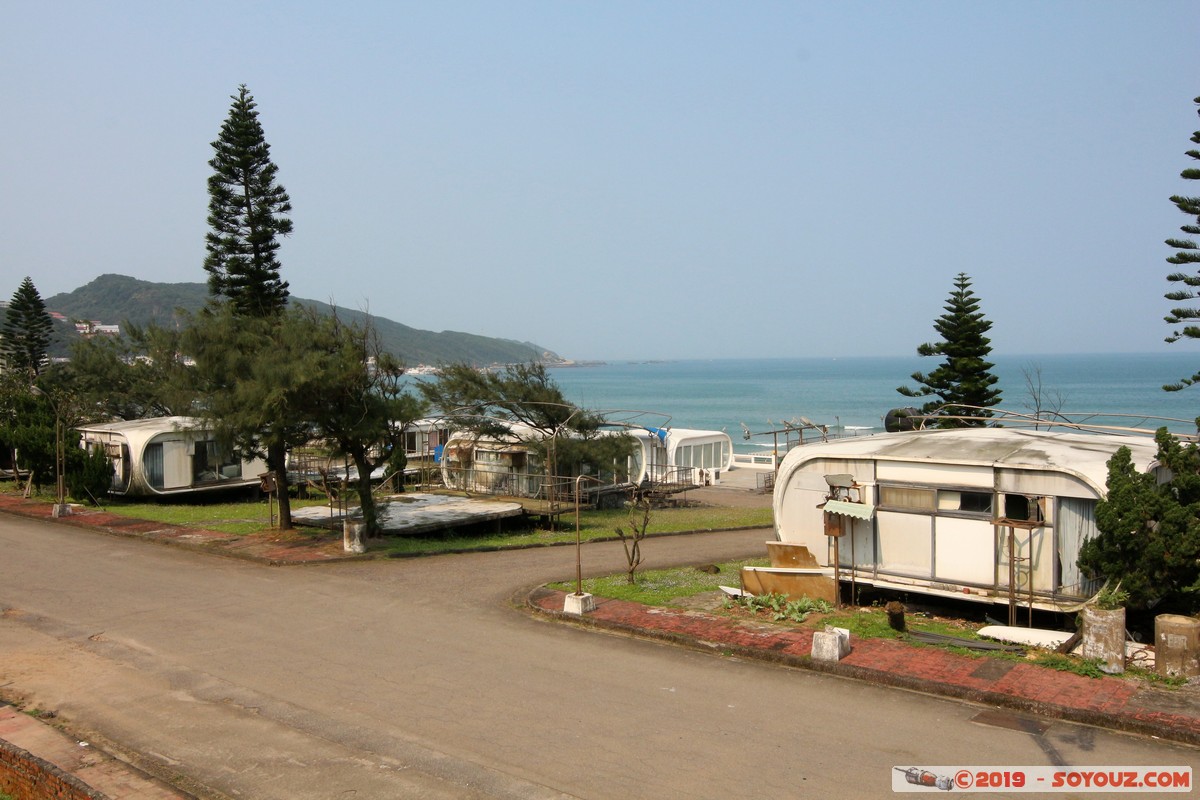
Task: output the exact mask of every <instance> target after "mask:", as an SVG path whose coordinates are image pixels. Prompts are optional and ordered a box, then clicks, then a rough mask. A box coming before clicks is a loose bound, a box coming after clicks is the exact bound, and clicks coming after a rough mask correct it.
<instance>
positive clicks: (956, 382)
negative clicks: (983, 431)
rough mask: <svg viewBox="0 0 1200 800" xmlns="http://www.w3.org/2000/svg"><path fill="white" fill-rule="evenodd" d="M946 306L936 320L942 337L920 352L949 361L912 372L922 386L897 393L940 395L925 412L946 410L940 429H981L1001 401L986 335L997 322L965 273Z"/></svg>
mask: <svg viewBox="0 0 1200 800" xmlns="http://www.w3.org/2000/svg"><path fill="white" fill-rule="evenodd" d="M944 308H945V309H946V313H945V314H942V315H941V316H940V317H938V318H937V320H935V321H934V323H933V327H934V330H936V331H937V332H938V333H939V334H941V336H942V340H941V341H940V342H933V343H926V344H923V345H921V346H920V347H918V348H917V353H918V354H919V355H922V356H942V357H943V359H944V360H943V361H942V363H941V365H940V366H939V367H938V368H937V369H935V370H933V372H930V373H929V374H925V373H923V372H914V373H913V374H912V379H913V380H914V381H916V382H917V383H918V384H920V386H919V387H918V388H916V389H912V388H909V387H907V386H901V387H899V388H897V389H896V391H898V392H899V393H900V394H902V395H904V396H905V397H933V398H936V399H933V400H930V401H929V402H927V403H926V404H925V405H924V406H923V407H922V408H921V411H922V412H923V413H926V414H933V413H935V412H938V411H939V409H942V410H941V411H940V412H939V415H940V416H944V417H945V419H942V420H940V421H938V425H939V427H943V428H959V427H980V426H983V425H986V424H987V418H988V417H991V416H992V412H991V407H992V406H994V405H996V404H997V403H999V402H1000V390H999V389H998V388H996V384H997V383H998V382H999V378H997V377H996V376H995V375H993V374H992V372H991V369H992V367H993V366H994V364H992V363H991V362H990V361H988V360H987V358H988V356H990V355H991V352H992V343H991V339H989V338H988V337H987V336H986V335H985V334H986V333H987V332H988V331H989V330H990V329H991V327H992V323H991V322H990V321H988V320H987V319H986V318H985V317H984V316H983V312H982V311H980V310H979V299H978V298H977V297H975V293H974V292H972V291H971V279H970V278H969V277H967V275H966V273H964V272H960V273H958V277H957V278H956V279H955V281H954V291H952V292H950V297H949V299H948V300H947V301H946V305H945V306H944ZM943 406H949V408H945V409H943V408H942V407H943Z"/></svg>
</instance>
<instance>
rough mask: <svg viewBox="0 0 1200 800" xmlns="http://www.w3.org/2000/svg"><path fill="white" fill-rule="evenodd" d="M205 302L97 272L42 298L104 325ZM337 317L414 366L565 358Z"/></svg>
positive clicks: (189, 286)
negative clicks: (362, 326) (365, 327)
mask: <svg viewBox="0 0 1200 800" xmlns="http://www.w3.org/2000/svg"><path fill="white" fill-rule="evenodd" d="M207 300H208V286H207V285H205V284H203V283H152V282H150V281H142V280H138V279H137V278H129V277H126V276H124V275H101V276H100V277H99V278H96V279H95V280H94V281H92V282H91V283H89V284H87V285H85V286H81V287H79V288H78V289H76V290H75V291H73V292H65V293H63V294H56V295H54V296H53V297H49V298H46V300H45V303H46V309H47V310H48V311H57V312H59V313H61V314H63V315H65V316H67V317H69V318H71V319H79V320H98V321H101V322H105V323H118V324H121V325H126V324H129V323H133V324H134V325H139V326H142V325H147V324H149V323H151V322H157V323H159V324H160V325H165V324H169V323H170V322H171V320H172V318H173V316H174V311H175V309H177V308H182V309H184V310H186V311H199V310H200V309H201V308H203V307H204V304H205V302H206V301H207ZM291 302H293V303H299V304H302V305H305V306H309V307H311V308H315V309H317V310H319V311H321V312H322V313H329V312H330V310H331V306H330V305H329V304H328V303H322V302H320V301H317V300H304V299H301V298H298V297H293V298H292V300H291ZM337 312H338V315H339V316H340V317H341V318H342V319H344V320H346V321H348V322H349V321H354V322H361V321H363V320H364V319H366V318H368V316H369V317H370V319H371V322H372V324H374V326H375V330H376V331H378V333H379V338H380V340H381V341H382V343H383V346H384V347H385V348H386V349H387V350H388V351H390V352H392V353H394V354H396V355H397V356H399V357H400V358H401V359H403V360H404V362H405V363H406V364H409V365H410V366H416V365H417V364H430V365H438V364H451V363H458V362H467V363H470V364H476V365H480V366H483V365H488V364H514V363H520V362H528V361H544V362H547V363H558V362H561V361H562V360H563V359H562V358H561V357H560V356H558V355H557V354H555V353H553V352H551V351H549V350H547V349H546V348H544V347H541V346H540V345H536V344H532V343H530V342H516V341H513V340H511V339H493V338H490V337H487V336H479V335H476V334H473V333H460V332H458V331H442V332H440V333H434V332H433V331H423V330H418V329H417V328H410V327H409V326H407V325H403V324H401V323H399V322H393V321H392V320H390V319H385V318H384V317H377V316H374V315H368V314H365V313H363V312H362V311H357V310H352V309H348V308H341V307H338V309H337Z"/></svg>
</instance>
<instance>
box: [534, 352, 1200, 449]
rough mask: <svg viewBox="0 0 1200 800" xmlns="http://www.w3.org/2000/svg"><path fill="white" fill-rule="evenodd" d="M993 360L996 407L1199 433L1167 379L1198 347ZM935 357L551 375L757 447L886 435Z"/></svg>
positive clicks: (671, 365)
mask: <svg viewBox="0 0 1200 800" xmlns="http://www.w3.org/2000/svg"><path fill="white" fill-rule="evenodd" d="M992 361H993V362H994V364H995V366H994V367H993V369H992V372H993V373H994V374H995V375H996V376H997V377H998V378H999V379H1000V382H999V386H1000V388H1001V390H1002V392H1003V395H1002V399H1001V401H1000V403H999V405H998V406H997V407H998V408H1001V409H1004V410H1007V411H1012V412H1018V413H1031V412H1032V411H1033V409H1034V408H1036V407H1037V403H1036V402H1035V400H1034V396H1035V393H1036V392H1035V391H1034V389H1035V388H1036V387H1038V386H1040V396H1041V398H1042V400H1041V407H1042V408H1044V409H1045V408H1049V409H1055V410H1058V411H1059V412H1061V413H1063V414H1065V415H1067V416H1069V417H1072V418H1090V419H1092V420H1093V421H1095V422H1099V423H1103V424H1113V425H1128V426H1133V427H1145V428H1151V429H1153V428H1157V427H1159V426H1161V425H1164V424H1165V425H1167V427H1168V428H1170V429H1171V430H1174V431H1177V432H1180V433H1187V432H1191V433H1195V431H1196V426H1195V424H1194V422H1193V420H1195V419H1196V417H1197V416H1200V385H1197V386H1194V387H1189V388H1187V389H1184V390H1182V391H1179V392H1166V391H1163V389H1162V386H1163V385H1164V384H1168V383H1174V382H1176V381H1178V380H1179V378H1181V377H1183V376H1190V375H1193V374H1195V373H1196V372H1198V371H1200V353H1197V352H1185V351H1177V352H1170V353H1142V354H1136V353H1121V354H1100V353H1095V354H1084V355H1080V354H1071V355H1031V356H993V358H992ZM939 363H940V360H939V359H936V358H934V357H929V358H923V357H920V356H915V355H914V356H911V357H904V356H897V357H851V358H847V357H836V358H832V357H831V358H818V357H812V358H753V359H708V360H700V359H697V360H679V361H611V362H603V363H594V364H587V365H579V366H569V367H554V368H552V370H551V376H552V377H553V379H554V381H555V382H556V383H557V384H558V386H559V388H561V389H562V391H563V394H564V395H565V396H566V398H567V399H568V400H570V401H571V402H573V403H575V404H576V405H579V406H581V407H583V408H586V409H589V410H593V411H607V412H618V413H616V414H614V416H617V417H623V418H626V419H634V420H636V422H635V424H639V425H641V424H645V425H646V426H647V427H671V428H698V429H702V430H724V431H726V432H727V433H729V435H730V437H731V438H732V439H733V442H734V449H735V450H736V451H738V452H754V450H755V449H756V448H760V447H769V446H771V443H772V439H773V437H772V436H771V435H769V434H768V432H769V431H771V430H772V429H774V428H778V427H781V425H782V423H785V422H792V421H803V420H805V419H806V420H810V421H812V422H814V423H817V424H819V425H827V426H829V428H830V430H831V431H839V432H841V433H843V434H860V433H861V434H867V433H872V432H878V431H881V430H883V419H884V417H885V416H886V414H887V412H888V411H889V410H891V409H895V408H902V407H910V406H919V405H921V404H922V400H920V399H914V398H908V397H905V396H903V395H901V394H900V393H899V392H898V391H897V390H896V389H897V387H899V386H908V387H914V388H915V387H916V386H917V384H916V383H915V382H914V381H913V380H912V374H913V373H914V372H917V371H922V372H930V371H932V370H933V369H935V368H936V367H937V366H938V364H939ZM1113 415H1130V416H1113ZM1163 419H1166V420H1173V421H1171V422H1163V421H1162V420H1163ZM746 431H749V433H750V434H751V435H750V437H749V438H746V437H745V433H746Z"/></svg>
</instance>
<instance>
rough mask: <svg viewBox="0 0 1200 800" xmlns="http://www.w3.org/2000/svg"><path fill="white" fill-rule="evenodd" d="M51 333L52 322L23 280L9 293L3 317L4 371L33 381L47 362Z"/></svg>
mask: <svg viewBox="0 0 1200 800" xmlns="http://www.w3.org/2000/svg"><path fill="white" fill-rule="evenodd" d="M53 333H54V320H53V319H51V317H50V313H49V312H48V311H46V304H45V303H43V302H42V297H41V295H39V294H38V290H37V287H35V286H34V285H33V280H31V279H30V278H28V277H26V278H25V280H23V281H21V285H20V286H18V287H17V290H16V291H15V292H13V296H12V300H11V301H10V302H9V304H8V310H7V313H6V314H5V316H4V330H3V341H2V342H0V348H2V351H3V353H4V366H5V368H6V369H10V370H13V371H16V372H24V373H27V375H28V377H29V378H31V379H32V378H36V377H37V376H38V375H40V374H41V372H42V369H43V368H44V367H45V365H46V363H47V361H48V359H47V356H46V351H47V349H48V348H49V347H50V339H51V337H52V335H53Z"/></svg>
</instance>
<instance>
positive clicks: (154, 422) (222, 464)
mask: <svg viewBox="0 0 1200 800" xmlns="http://www.w3.org/2000/svg"><path fill="white" fill-rule="evenodd" d="M78 430H79V432H80V434H82V436H83V439H82V441H81V442H80V446H81V447H83V448H85V449H91V448H96V447H103V448H104V450H105V452H107V453H108V456H109V458H111V459H112V462H113V467H114V474H113V481H112V488H111V489H110V490H109V493H110V494H114V495H125V496H129V497H155V496H160V497H161V496H167V495H183V494H194V493H197V492H211V491H225V490H229V489H238V488H246V487H250V486H256V485H258V484H259V482H260V480H259V476H260V475H261V474H263V473H264V472H266V471H267V465H266V463H265V462H264V461H262V460H261V459H257V458H255V459H245V458H242V457H240V456H239V455H237V454H235V453H228V452H226V451H224V450H223V449H222V448H221V447H220V446H219V445H218V444H217V441H216V439H215V437H214V436H213V435H212V433H211V432H209V431H207V430H205V429H204V427H203V423H202V422H201V421H200V420H197V419H193V418H191V417H157V418H155V419H139V420H131V421H128V422H109V423H103V424H98V425H82V426H80V427H79V428H78Z"/></svg>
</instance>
